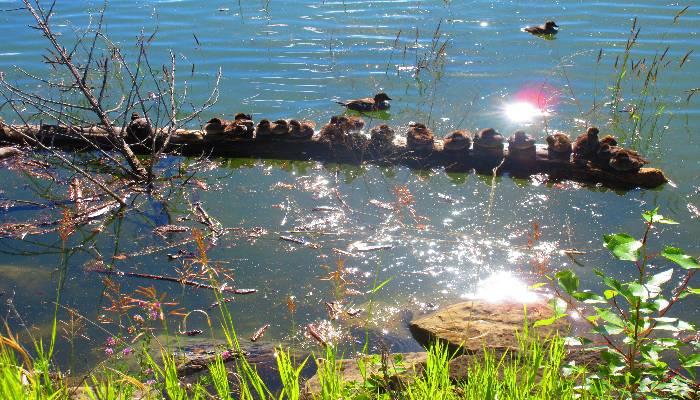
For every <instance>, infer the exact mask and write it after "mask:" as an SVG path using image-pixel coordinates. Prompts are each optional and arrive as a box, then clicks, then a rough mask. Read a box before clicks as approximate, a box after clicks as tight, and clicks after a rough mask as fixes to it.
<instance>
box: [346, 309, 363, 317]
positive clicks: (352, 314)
mask: <svg viewBox="0 0 700 400" xmlns="http://www.w3.org/2000/svg"><path fill="white" fill-rule="evenodd" d="M362 311H363V310H362V309H361V308H352V307H350V308H348V309H347V310H346V311H345V313H346V314H347V315H349V316H350V317H357V316H358V315H360V313H361V312H362Z"/></svg>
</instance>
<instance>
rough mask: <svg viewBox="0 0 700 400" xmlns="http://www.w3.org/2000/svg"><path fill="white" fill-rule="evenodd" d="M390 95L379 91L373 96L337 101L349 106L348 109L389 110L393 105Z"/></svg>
mask: <svg viewBox="0 0 700 400" xmlns="http://www.w3.org/2000/svg"><path fill="white" fill-rule="evenodd" d="M390 100H391V97H389V96H388V95H387V94H386V93H384V92H379V93H377V94H376V95H374V98H372V97H366V98H364V99H355V100H346V101H336V103H338V104H340V105H341V106H343V107H345V108H347V109H348V110H353V111H360V112H371V111H382V110H388V109H389V108H390V107H391V104H390V103H389V101H390Z"/></svg>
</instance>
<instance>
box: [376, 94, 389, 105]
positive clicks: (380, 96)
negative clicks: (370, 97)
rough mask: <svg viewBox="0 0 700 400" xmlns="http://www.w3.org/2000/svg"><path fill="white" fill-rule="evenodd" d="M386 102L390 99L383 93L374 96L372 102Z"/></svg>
mask: <svg viewBox="0 0 700 400" xmlns="http://www.w3.org/2000/svg"><path fill="white" fill-rule="evenodd" d="M388 100H391V97H389V95H387V94H386V93H384V92H379V93H377V94H376V95H374V101H376V102H377V103H379V102H382V101H388Z"/></svg>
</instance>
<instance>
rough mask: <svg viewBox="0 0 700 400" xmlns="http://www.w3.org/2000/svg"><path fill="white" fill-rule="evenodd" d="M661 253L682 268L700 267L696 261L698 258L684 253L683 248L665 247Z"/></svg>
mask: <svg viewBox="0 0 700 400" xmlns="http://www.w3.org/2000/svg"><path fill="white" fill-rule="evenodd" d="M661 255H662V256H664V257H666V258H667V259H669V260H671V261H673V262H674V263H676V264H678V265H680V266H681V267H682V268H685V269H697V268H700V263H698V260H696V259H695V258H693V257H691V256H689V255H687V254H685V253H684V252H683V250H681V249H679V248H678V247H666V248H665V249H664V251H662V252H661Z"/></svg>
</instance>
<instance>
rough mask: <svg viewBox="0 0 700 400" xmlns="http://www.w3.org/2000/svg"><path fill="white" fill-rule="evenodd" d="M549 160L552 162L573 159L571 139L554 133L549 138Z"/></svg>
mask: <svg viewBox="0 0 700 400" xmlns="http://www.w3.org/2000/svg"><path fill="white" fill-rule="evenodd" d="M546 141H547V158H549V159H550V160H565V161H569V158H571V138H570V137H569V135H567V134H565V133H554V134H552V135H548V136H547V139H546Z"/></svg>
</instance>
